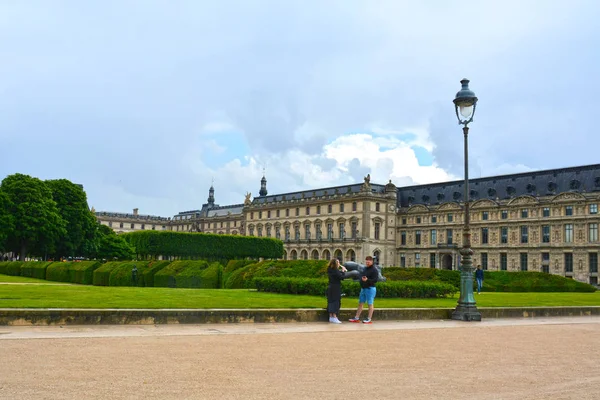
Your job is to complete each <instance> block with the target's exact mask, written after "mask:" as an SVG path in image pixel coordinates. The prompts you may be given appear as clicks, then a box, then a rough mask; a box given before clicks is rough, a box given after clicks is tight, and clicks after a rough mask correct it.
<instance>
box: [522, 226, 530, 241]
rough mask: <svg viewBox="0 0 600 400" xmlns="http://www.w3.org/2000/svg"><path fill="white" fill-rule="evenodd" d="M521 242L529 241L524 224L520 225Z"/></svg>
mask: <svg viewBox="0 0 600 400" xmlns="http://www.w3.org/2000/svg"><path fill="white" fill-rule="evenodd" d="M521 243H529V228H528V227H526V226H522V227H521Z"/></svg>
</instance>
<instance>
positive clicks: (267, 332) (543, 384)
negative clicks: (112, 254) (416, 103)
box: [0, 317, 600, 400]
mask: <svg viewBox="0 0 600 400" xmlns="http://www.w3.org/2000/svg"><path fill="white" fill-rule="evenodd" d="M598 337H600V317H578V318H548V319H542V318H540V319H532V320H528V319H518V320H517V319H499V320H490V319H487V320H484V321H483V322H480V323H478V322H459V321H415V322H378V323H375V324H373V325H362V324H360V325H359V324H350V323H344V324H342V325H339V326H338V325H330V324H327V323H307V324H295V323H289V324H217V325H179V326H178V325H158V326H152V325H150V326H131V325H125V326H69V327H64V328H61V327H57V326H50V327H10V326H6V327H0V359H1V360H2V363H0V399H42V398H43V399H82V398H85V399H108V398H110V399H131V398H144V399H351V398H361V397H365V398H370V399H399V398H401V399H473V398H477V399H536V400H537V399H598V398H599V393H598V386H599V385H600V374H599V373H598V367H599V366H600V358H599V357H598V355H597V354H598V351H597V349H598V344H597V338H598Z"/></svg>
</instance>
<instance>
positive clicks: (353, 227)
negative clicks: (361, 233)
mask: <svg viewBox="0 0 600 400" xmlns="http://www.w3.org/2000/svg"><path fill="white" fill-rule="evenodd" d="M350 226H351V227H352V239H356V222H352V225H350Z"/></svg>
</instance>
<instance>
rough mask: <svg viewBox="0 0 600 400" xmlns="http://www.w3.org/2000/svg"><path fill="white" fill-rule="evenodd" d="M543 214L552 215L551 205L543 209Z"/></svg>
mask: <svg viewBox="0 0 600 400" xmlns="http://www.w3.org/2000/svg"><path fill="white" fill-rule="evenodd" d="M542 216H543V217H544V218H548V217H549V216H550V207H544V208H543V209H542Z"/></svg>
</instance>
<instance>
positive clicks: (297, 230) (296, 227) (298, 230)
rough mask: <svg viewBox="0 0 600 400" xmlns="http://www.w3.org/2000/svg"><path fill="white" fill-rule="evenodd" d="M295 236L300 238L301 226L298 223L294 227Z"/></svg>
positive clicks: (297, 238)
mask: <svg viewBox="0 0 600 400" xmlns="http://www.w3.org/2000/svg"><path fill="white" fill-rule="evenodd" d="M294 238H295V239H296V240H300V227H299V226H297V225H296V226H295V227H294Z"/></svg>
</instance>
